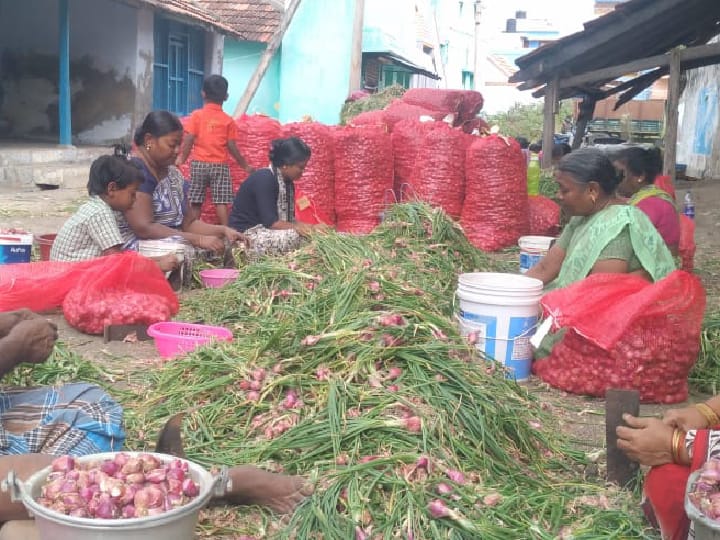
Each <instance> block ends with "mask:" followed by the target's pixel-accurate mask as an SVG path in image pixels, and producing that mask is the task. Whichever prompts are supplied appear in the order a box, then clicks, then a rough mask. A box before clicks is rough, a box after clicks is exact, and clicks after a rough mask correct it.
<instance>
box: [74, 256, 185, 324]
mask: <svg viewBox="0 0 720 540" xmlns="http://www.w3.org/2000/svg"><path fill="white" fill-rule="evenodd" d="M62 307H63V315H64V316H65V319H66V320H67V322H68V323H69V324H70V325H71V326H73V327H74V328H77V329H78V330H80V331H82V332H85V333H86V334H102V333H103V331H104V329H105V326H107V325H111V324H147V325H150V324H153V323H156V322H160V321H167V320H169V319H170V318H171V317H172V316H173V315H175V314H176V313H177V312H178V309H179V308H180V305H179V303H178V299H177V296H176V295H175V293H174V292H173V290H172V288H171V287H170V285H169V284H168V282H167V280H166V279H165V275H164V274H163V272H162V271H161V270H160V268H158V266H157V264H156V263H155V261H152V260H150V259H148V258H147V257H143V256H142V255H138V254H137V253H135V252H133V251H126V252H123V253H118V254H117V255H110V256H108V257H100V258H97V259H93V265H92V266H91V267H89V268H87V269H86V270H85V271H84V272H83V273H82V274H80V275H78V279H77V282H76V286H75V287H74V288H73V289H72V290H71V291H70V292H69V293H68V294H67V295H66V296H65V299H64V300H63V303H62Z"/></svg>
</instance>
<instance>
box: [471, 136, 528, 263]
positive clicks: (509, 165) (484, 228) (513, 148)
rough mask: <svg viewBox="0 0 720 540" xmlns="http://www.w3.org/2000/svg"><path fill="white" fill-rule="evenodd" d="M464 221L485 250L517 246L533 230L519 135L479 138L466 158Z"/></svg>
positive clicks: (472, 237) (474, 240) (474, 242)
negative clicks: (516, 139) (517, 137)
mask: <svg viewBox="0 0 720 540" xmlns="http://www.w3.org/2000/svg"><path fill="white" fill-rule="evenodd" d="M465 171H466V173H465V200H464V202H463V208H462V214H461V216H460V223H461V225H462V228H463V230H464V231H465V236H467V238H468V240H470V242H471V243H472V244H473V245H474V246H475V247H477V248H480V249H482V250H484V251H495V250H498V249H502V248H506V247H510V246H514V245H516V244H517V241H518V239H519V238H520V237H521V236H523V235H526V234H528V231H529V230H530V223H529V207H528V194H527V175H526V173H525V158H524V157H523V154H522V152H521V150H520V145H519V144H518V143H517V142H516V141H515V139H511V138H505V137H501V136H498V135H490V136H488V137H479V138H476V140H475V142H473V143H472V145H471V146H470V147H469V148H468V150H467V157H466V161H465Z"/></svg>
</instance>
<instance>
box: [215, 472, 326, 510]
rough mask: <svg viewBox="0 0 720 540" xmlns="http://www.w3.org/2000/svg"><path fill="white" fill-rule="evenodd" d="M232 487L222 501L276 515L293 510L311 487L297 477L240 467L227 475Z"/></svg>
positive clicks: (308, 492) (311, 489)
mask: <svg viewBox="0 0 720 540" xmlns="http://www.w3.org/2000/svg"><path fill="white" fill-rule="evenodd" d="M229 473H230V480H231V481H232V484H231V486H230V489H229V491H228V493H227V494H226V495H225V496H224V497H222V500H223V501H226V502H228V503H230V504H240V505H250V506H252V505H255V506H264V507H267V508H269V509H271V510H272V511H273V512H276V513H278V514H289V513H291V512H293V510H295V507H296V506H297V505H298V504H300V503H301V502H302V501H303V500H304V499H305V498H306V497H307V496H308V495H311V494H312V492H313V487H312V486H311V485H310V484H308V483H307V481H306V480H305V479H304V478H302V477H300V476H287V475H284V474H275V473H271V472H267V471H264V470H262V469H258V468H257V467H251V466H248V465H240V466H237V467H233V468H232V469H230V471H229Z"/></svg>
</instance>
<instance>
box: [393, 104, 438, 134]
mask: <svg viewBox="0 0 720 540" xmlns="http://www.w3.org/2000/svg"><path fill="white" fill-rule="evenodd" d="M383 113H384V116H383V117H384V119H385V123H386V124H387V127H388V129H389V130H390V131H392V130H393V129H395V124H397V123H398V122H400V121H401V120H420V119H421V118H422V117H428V118H432V119H433V120H442V119H443V118H445V116H447V113H446V112H444V111H436V110H432V109H426V108H424V107H420V106H418V105H412V104H410V103H405V102H404V101H401V100H399V99H396V100H393V101H392V102H391V103H390V105H388V106H387V107H386V108H385V110H384V111H383Z"/></svg>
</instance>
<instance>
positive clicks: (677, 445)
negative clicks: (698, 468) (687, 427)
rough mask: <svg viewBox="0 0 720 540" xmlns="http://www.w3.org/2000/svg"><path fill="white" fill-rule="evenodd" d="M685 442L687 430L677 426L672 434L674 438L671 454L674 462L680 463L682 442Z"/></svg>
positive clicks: (671, 444)
mask: <svg viewBox="0 0 720 540" xmlns="http://www.w3.org/2000/svg"><path fill="white" fill-rule="evenodd" d="M684 443H685V432H684V431H683V430H682V429H677V428H675V429H674V430H673V434H672V440H671V441H670V454H671V455H672V460H673V463H678V464H681V463H680V450H681V448H682V446H681V445H682V444H684Z"/></svg>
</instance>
